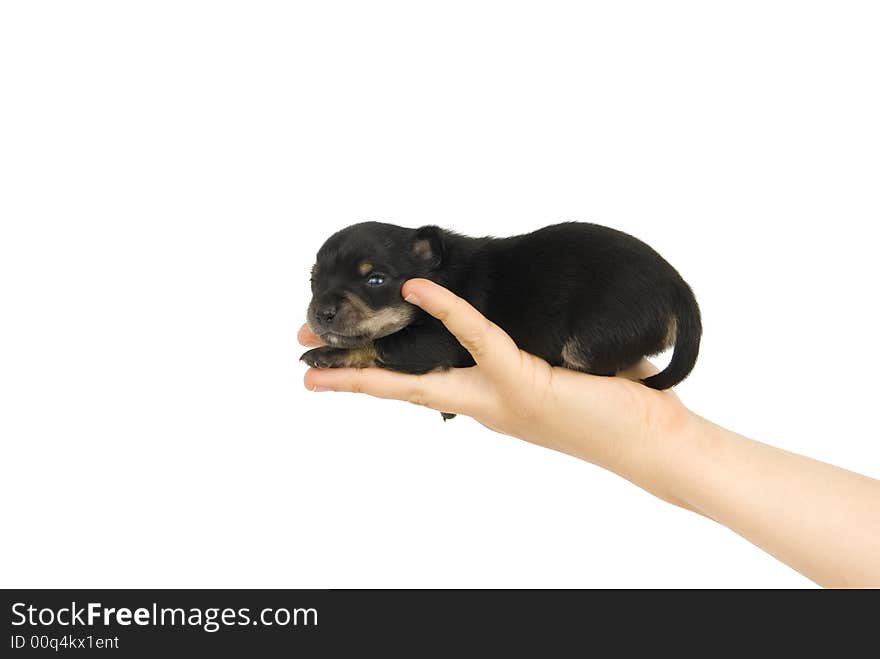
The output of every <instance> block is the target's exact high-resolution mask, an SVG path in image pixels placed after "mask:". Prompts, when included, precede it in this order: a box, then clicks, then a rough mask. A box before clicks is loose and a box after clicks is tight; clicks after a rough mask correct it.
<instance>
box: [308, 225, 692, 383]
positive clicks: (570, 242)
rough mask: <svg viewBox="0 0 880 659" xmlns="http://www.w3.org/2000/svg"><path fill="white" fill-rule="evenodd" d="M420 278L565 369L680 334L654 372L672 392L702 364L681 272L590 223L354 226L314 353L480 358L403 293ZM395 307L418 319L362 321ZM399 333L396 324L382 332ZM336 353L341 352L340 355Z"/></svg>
mask: <svg viewBox="0 0 880 659" xmlns="http://www.w3.org/2000/svg"><path fill="white" fill-rule="evenodd" d="M364 264H366V265H369V266H371V269H370V271H369V274H364V272H363V269H364V268H365V267H366V265H364ZM370 277H373V279H371V280H370V281H371V284H368V283H367V279H369V278H370ZM381 277H384V283H381V284H378V285H377V284H376V282H377V281H379V278H381ZM414 277H425V278H427V279H431V280H433V281H435V282H437V283H438V284H441V285H442V286H445V287H446V288H448V289H450V290H451V291H453V292H454V293H456V294H457V295H459V296H461V297H463V298H465V299H466V300H468V301H469V302H470V303H471V304H472V305H473V306H474V307H476V308H477V309H478V310H479V311H480V312H481V313H482V314H483V315H485V316H486V317H487V318H489V319H490V320H492V321H493V322H495V323H496V324H497V325H499V326H500V327H501V328H503V329H504V330H505V331H506V332H507V333H508V334H509V335H510V336H511V337H512V338H513V340H514V341H515V342H516V344H517V345H518V346H519V347H520V348H522V349H523V350H525V351H526V352H530V353H532V354H534V355H537V356H538V357H541V358H543V359H545V360H546V361H548V362H549V363H550V364H552V365H554V366H567V367H569V368H574V369H575V370H581V371H585V372H588V373H593V374H597V375H613V374H615V373H616V372H617V371H619V370H622V369H625V368H627V367H630V366H632V365H634V364H635V363H637V362H638V361H639V360H641V359H642V357H645V356H650V355H655V354H658V353H659V352H662V351H663V350H664V349H666V348H667V347H669V343H670V339H671V338H672V337H673V336H674V348H675V351H674V353H673V356H672V361H671V362H670V364H669V366H668V367H667V368H666V369H665V370H664V371H662V372H661V373H658V374H657V375H654V376H652V377H649V378H647V379H645V380H644V384H645V385H647V386H648V387H651V388H654V389H667V388H669V387H672V386H674V385H676V384H678V383H679V382H681V381H682V380H683V379H684V378H685V377H687V375H688V374H689V373H690V372H691V369H692V368H693V366H694V364H695V362H696V360H697V354H698V352H699V346H700V336H701V332H702V329H701V324H700V311H699V308H698V306H697V302H696V300H695V298H694V295H693V293H692V291H691V289H690V287H689V286H688V284H687V283H686V282H685V281H684V280H683V279H682V278H681V276H680V275H679V274H678V272H677V271H676V270H675V269H674V268H673V267H672V266H671V265H670V264H669V263H668V262H666V261H665V260H664V259H663V258H662V257H661V256H660V255H659V254H657V252H655V251H654V250H653V249H651V248H650V247H649V246H648V245H646V244H645V243H643V242H641V241H640V240H637V239H636V238H634V237H632V236H630V235H627V234H625V233H622V232H620V231H616V230H614V229H609V228H607V227H603V226H598V225H595V224H586V223H579V222H570V223H565V224H557V225H553V226H549V227H545V228H543V229H539V230H538V231H534V232H532V233H529V234H525V235H520V236H513V237H510V238H488V237H487V238H470V237H467V236H463V235H460V234H457V233H453V232H451V231H447V230H445V229H441V228H439V227H436V226H426V227H422V228H420V229H406V228H403V227H398V226H395V225H391V224H383V223H379V222H364V223H361V224H355V225H353V226H350V227H347V228H345V229H343V230H342V231H339V232H338V233H336V234H334V235H333V236H331V237H330V238H329V239H328V240H327V242H326V243H325V244H324V245H323V247H321V249H320V251H319V252H318V258H317V263H316V266H315V270H314V271H313V279H312V292H313V299H312V304H311V305H310V307H309V314H308V319H309V324H310V326H311V327H312V329H313V330H314V331H315V332H316V333H317V334H319V335H321V336H322V337H324V338H325V342H327V343H328V345H330V346H335V347H334V348H317V349H316V350H312V351H309V352H307V353H306V354H305V355H303V359H304V360H305V361H306V362H308V363H310V364H312V365H316V364H320V365H321V366H327V365H330V366H346V365H352V363H351V362H350V361H349V362H348V363H346V362H345V360H344V359H341V358H340V353H343V354H344V353H346V349H352V348H359V347H363V346H364V345H367V344H372V349H373V351H372V353H371V354H374V355H375V363H376V365H378V366H382V367H385V368H390V369H394V370H397V371H403V372H405V373H425V372H427V371H431V370H434V369H438V368H440V369H446V368H452V367H463V366H471V365H473V363H474V362H473V359H472V358H471V356H470V355H469V354H468V353H467V351H465V350H464V349H463V348H462V347H461V345H459V343H458V341H456V340H455V338H454V337H453V336H452V335H451V334H450V333H449V332H448V331H447V330H446V328H445V327H444V326H443V325H442V324H441V323H440V322H439V321H437V320H436V319H434V318H433V317H431V316H429V315H428V314H427V313H425V312H423V311H422V310H420V309H418V308H415V307H412V305H408V304H406V303H405V302H403V301H402V300H401V298H400V288H401V286H402V285H403V283H404V282H406V280H408V279H411V278H414ZM383 309H385V312H386V316H388V317H392V318H397V317H398V316H401V317H406V320H405V321H404V320H401V321H400V322H399V323H398V324H402V327H399V328H398V327H397V326H396V325H393V326H392V325H389V326H388V327H386V328H385V329H384V330H379V331H377V332H374V331H372V330H375V329H376V328H375V327H371V328H370V329H371V331H366V332H365V331H363V330H361V329H358V328H360V327H361V326H363V325H364V323H367V322H368V320H369V319H370V318H373V315H372V314H375V313H378V312H380V311H382V310H383ZM328 310H330V311H332V312H333V313H332V314H331V313H330V311H328ZM410 315H411V318H409V316H410ZM383 317H384V316H383ZM389 329H390V330H394V331H392V333H390V334H387V332H386V335H382V334H383V332H385V331H386V330H389ZM340 349H341V350H340ZM329 350H335V351H336V352H335V353H333V354H334V355H336V356H335V357H332V358H330V357H328V354H329V353H328V351H329ZM359 354H360V353H359ZM356 365H369V364H361V363H360V362H358V363H357V364H356Z"/></svg>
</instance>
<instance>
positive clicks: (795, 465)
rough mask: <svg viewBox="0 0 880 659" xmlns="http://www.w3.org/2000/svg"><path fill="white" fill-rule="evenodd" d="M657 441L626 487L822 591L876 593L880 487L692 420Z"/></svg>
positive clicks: (879, 579)
mask: <svg viewBox="0 0 880 659" xmlns="http://www.w3.org/2000/svg"><path fill="white" fill-rule="evenodd" d="M669 439H670V438H668V437H667V438H662V437H657V438H656V441H657V442H658V443H663V442H665V446H663V445H660V446H659V447H658V454H657V455H661V456H662V455H664V454H665V457H660V458H657V459H656V460H654V463H655V467H659V468H656V469H655V473H654V474H653V475H652V474H635V476H636V478H631V480H635V481H636V482H638V481H639V480H641V481H642V482H640V483H638V484H640V485H641V486H642V487H645V488H646V489H648V490H650V491H653V492H654V493H655V494H657V495H658V496H661V497H663V498H666V499H667V500H670V501H672V502H673V503H677V504H678V505H681V506H683V507H685V508H689V509H691V510H694V511H696V512H699V513H701V514H703V515H705V516H706V517H709V518H711V519H714V520H715V521H717V522H719V523H720V524H723V525H724V526H726V527H728V528H730V529H731V530H733V531H734V532H736V533H738V534H739V535H741V536H743V537H744V538H746V539H747V540H749V541H750V542H752V543H754V544H755V545H757V546H758V547H761V548H762V549H764V550H765V551H767V552H768V553H770V554H772V555H773V556H775V557H776V558H778V559H779V560H781V561H782V562H784V563H786V564H787V565H790V566H791V567H793V568H794V569H795V570H797V571H798V572H800V573H802V574H804V575H805V576H807V577H809V578H810V579H812V580H813V581H816V582H817V583H819V584H821V585H824V586H880V481H877V480H874V479H871V478H868V477H866V476H862V475H860V474H856V473H853V472H850V471H847V470H845V469H840V468H838V467H834V466H832V465H829V464H826V463H823V462H819V461H817V460H812V459H810V458H806V457H804V456H801V455H797V454H794V453H789V452H788V451H783V450H780V449H777V448H774V447H771V446H767V445H765V444H761V443H759V442H755V441H752V440H750V439H747V438H745V437H742V436H741V435H737V434H736V433H733V432H731V431H729V430H725V429H724V428H721V427H719V426H716V425H715V424H713V423H711V422H709V421H706V420H705V419H702V418H700V417H696V416H694V417H692V420H691V422H690V423H688V424H687V428H686V429H685V430H683V432H682V433H681V435H680V436H679V437H676V438H675V439H674V440H673V441H672V442H670V441H669Z"/></svg>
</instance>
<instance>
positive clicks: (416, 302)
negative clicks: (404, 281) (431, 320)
mask: <svg viewBox="0 0 880 659" xmlns="http://www.w3.org/2000/svg"><path fill="white" fill-rule="evenodd" d="M403 300H404V302H409V303H410V304H414V305H416V306H417V307H418V306H421V302H420V301H419V298H418V297H416V296H415V295H414V294H413V293H410V294H409V295H407V296H406V297H405V298H403Z"/></svg>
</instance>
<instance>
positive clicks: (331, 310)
mask: <svg viewBox="0 0 880 659" xmlns="http://www.w3.org/2000/svg"><path fill="white" fill-rule="evenodd" d="M317 316H318V319H319V320H320V321H322V322H324V323H329V322H330V321H331V320H333V319H334V318H335V317H336V305H335V304H331V305H328V306H326V307H321V308H320V309H318V312H317Z"/></svg>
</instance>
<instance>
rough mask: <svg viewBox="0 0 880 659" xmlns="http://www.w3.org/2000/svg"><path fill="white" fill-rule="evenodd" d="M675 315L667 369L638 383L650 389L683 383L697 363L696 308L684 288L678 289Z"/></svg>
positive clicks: (699, 331) (700, 328)
mask: <svg viewBox="0 0 880 659" xmlns="http://www.w3.org/2000/svg"><path fill="white" fill-rule="evenodd" d="M678 303H679V304H678V311H677V313H676V316H675V350H674V352H673V353H672V360H671V361H670V362H669V365H668V366H667V367H666V368H665V369H663V370H662V371H660V372H659V373H657V375H652V376H651V377H649V378H645V379H644V380H642V383H643V384H644V385H645V386H648V387H651V389H669V388H670V387H674V386H675V385H677V384H678V383H679V382H681V381H682V380H684V379H685V378H686V377H687V376H688V375H689V374H690V372H691V371H692V370H693V368H694V364H696V363H697V355H699V354H700V337H701V336H702V334H703V325H702V323H701V322H700V307H698V306H697V300H696V298H695V297H694V294H693V291H691V289H690V287H689V286H688V285H687V284H684V286H683V287H682V288H681V289H680V292H679V300H678Z"/></svg>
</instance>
